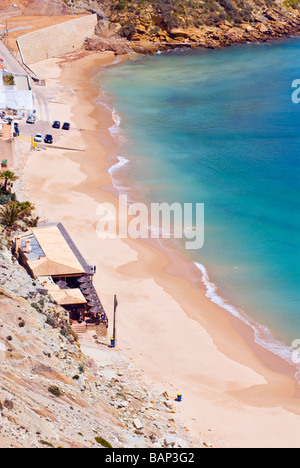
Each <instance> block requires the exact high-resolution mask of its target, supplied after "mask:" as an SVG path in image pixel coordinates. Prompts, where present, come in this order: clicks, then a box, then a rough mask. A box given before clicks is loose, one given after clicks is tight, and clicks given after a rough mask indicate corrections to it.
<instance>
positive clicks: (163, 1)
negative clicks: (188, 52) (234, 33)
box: [98, 0, 300, 39]
mask: <svg viewBox="0 0 300 468" xmlns="http://www.w3.org/2000/svg"><path fill="white" fill-rule="evenodd" d="M98 4H99V6H100V7H101V8H102V9H103V12H104V14H105V16H106V18H107V19H108V20H109V21H111V22H112V23H119V24H120V25H121V27H122V29H121V30H120V31H119V33H120V34H121V35H122V36H124V37H127V38H129V39H131V38H132V36H133V35H134V34H135V32H136V25H137V24H138V23H139V21H140V20H141V18H142V19H143V18H144V17H145V16H147V14H151V16H152V20H154V21H153V22H154V27H153V31H152V33H153V35H155V34H156V29H157V28H160V29H161V28H163V29H165V30H166V31H170V30H172V29H174V28H191V27H194V28H200V27H201V26H203V25H206V26H214V25H216V24H218V23H219V22H223V21H229V22H230V23H231V24H233V25H239V24H241V23H245V22H250V23H251V22H252V21H254V20H255V18H257V15H260V14H263V12H266V11H268V9H276V10H277V11H278V12H280V11H281V10H286V9H287V10H291V11H292V10H293V9H299V8H300V0H285V1H276V0H275V1H272V0H202V1H197V0H153V1H151V2H150V1H149V0H98Z"/></svg>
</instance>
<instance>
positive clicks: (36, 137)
mask: <svg viewBox="0 0 300 468" xmlns="http://www.w3.org/2000/svg"><path fill="white" fill-rule="evenodd" d="M34 141H35V142H36V143H41V142H42V141H43V137H42V135H41V134H40V133H37V134H36V135H35V137H34Z"/></svg>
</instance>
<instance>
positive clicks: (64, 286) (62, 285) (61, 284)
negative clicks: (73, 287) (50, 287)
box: [56, 281, 68, 289]
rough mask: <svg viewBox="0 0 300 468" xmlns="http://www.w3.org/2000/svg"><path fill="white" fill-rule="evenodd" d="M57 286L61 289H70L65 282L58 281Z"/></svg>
mask: <svg viewBox="0 0 300 468" xmlns="http://www.w3.org/2000/svg"><path fill="white" fill-rule="evenodd" d="M56 284H57V286H59V287H60V289H67V288H68V285H67V283H66V282H65V281H58V282H57V283H56Z"/></svg>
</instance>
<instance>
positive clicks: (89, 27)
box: [18, 14, 97, 65]
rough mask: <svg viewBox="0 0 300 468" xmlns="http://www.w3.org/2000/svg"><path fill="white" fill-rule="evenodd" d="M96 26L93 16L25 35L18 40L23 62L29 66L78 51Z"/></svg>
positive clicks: (95, 17)
mask: <svg viewBox="0 0 300 468" xmlns="http://www.w3.org/2000/svg"><path fill="white" fill-rule="evenodd" d="M96 25H97V15H96V14H95V15H88V16H84V17H83V18H77V19H74V20H71V21H67V22H65V23H61V24H57V25H55V26H50V27H49V28H45V29H41V30H39V31H34V32H32V33H28V34H25V35H24V36H22V37H20V38H19V39H18V42H19V47H20V49H21V53H22V55H23V58H24V61H25V62H26V63H27V64H28V65H30V64H32V63H36V62H40V61H41V60H46V59H48V58H53V57H59V56H61V55H64V54H67V53H68V52H73V51H75V50H78V49H80V48H81V47H82V45H83V43H84V40H85V39H86V38H87V37H91V36H93V35H94V31H95V27H96Z"/></svg>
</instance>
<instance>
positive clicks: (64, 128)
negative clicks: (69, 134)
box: [62, 122, 70, 130]
mask: <svg viewBox="0 0 300 468" xmlns="http://www.w3.org/2000/svg"><path fill="white" fill-rule="evenodd" d="M62 129H63V130H70V124H69V123H68V122H65V123H64V124H63V126H62Z"/></svg>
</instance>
